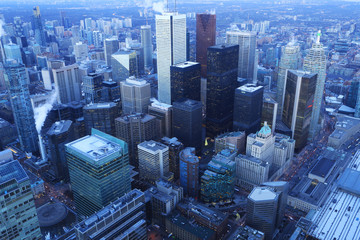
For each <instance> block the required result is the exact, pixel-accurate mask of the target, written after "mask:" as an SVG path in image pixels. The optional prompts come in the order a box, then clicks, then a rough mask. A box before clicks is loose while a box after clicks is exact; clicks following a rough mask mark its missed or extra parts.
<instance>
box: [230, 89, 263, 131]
mask: <svg viewBox="0 0 360 240" xmlns="http://www.w3.org/2000/svg"><path fill="white" fill-rule="evenodd" d="M263 93H264V87H262V86H256V85H254V84H245V85H243V86H241V87H239V88H237V89H236V90H235V100H234V130H241V131H245V132H246V134H249V133H254V132H256V131H258V130H259V128H260V125H261V112H262V105H263Z"/></svg>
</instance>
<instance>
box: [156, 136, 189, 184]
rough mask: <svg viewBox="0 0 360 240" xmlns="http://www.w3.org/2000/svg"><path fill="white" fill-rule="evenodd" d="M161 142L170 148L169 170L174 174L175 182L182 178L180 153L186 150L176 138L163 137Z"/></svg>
mask: <svg viewBox="0 0 360 240" xmlns="http://www.w3.org/2000/svg"><path fill="white" fill-rule="evenodd" d="M160 142H161V143H162V144H164V145H166V146H168V147H169V170H170V172H172V173H173V174H174V178H175V181H176V180H177V179H179V177H180V168H179V166H180V165H179V164H180V152H181V151H182V150H183V149H184V144H182V143H181V142H180V141H179V140H178V139H177V138H176V137H173V138H168V137H163V138H162V139H161V140H160Z"/></svg>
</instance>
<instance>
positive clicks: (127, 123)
mask: <svg viewBox="0 0 360 240" xmlns="http://www.w3.org/2000/svg"><path fill="white" fill-rule="evenodd" d="M157 124H158V122H157V121H156V118H155V117H154V116H151V115H148V114H143V113H136V114H132V115H125V116H122V117H119V118H116V119H115V131H116V137H117V138H120V139H121V140H123V141H125V142H126V143H127V144H128V146H129V157H130V164H131V165H133V166H134V167H136V168H138V167H139V162H138V161H137V157H138V152H137V145H138V144H140V143H142V142H144V141H149V140H156V139H157V138H158V131H157V129H158V127H157Z"/></svg>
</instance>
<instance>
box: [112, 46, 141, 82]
mask: <svg viewBox="0 0 360 240" xmlns="http://www.w3.org/2000/svg"><path fill="white" fill-rule="evenodd" d="M111 67H112V69H113V75H112V76H113V80H114V81H116V82H120V81H125V79H127V78H128V77H130V76H135V77H137V76H138V75H139V69H138V60H137V55H136V51H135V50H123V51H120V50H119V51H117V52H116V53H114V54H113V55H111Z"/></svg>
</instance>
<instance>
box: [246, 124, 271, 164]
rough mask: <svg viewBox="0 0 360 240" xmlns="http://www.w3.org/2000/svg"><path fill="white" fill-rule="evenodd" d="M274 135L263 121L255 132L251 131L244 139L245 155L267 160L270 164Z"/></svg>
mask: <svg viewBox="0 0 360 240" xmlns="http://www.w3.org/2000/svg"><path fill="white" fill-rule="evenodd" d="M274 149H275V136H274V135H273V134H272V131H271V128H270V127H269V126H268V125H267V122H265V124H264V126H263V127H262V128H261V129H260V131H258V132H257V133H256V134H255V133H251V134H249V135H248V136H247V140H246V155H248V156H253V157H256V158H258V159H260V160H262V161H265V162H268V163H269V164H270V166H271V165H272V163H273V159H274Z"/></svg>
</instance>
